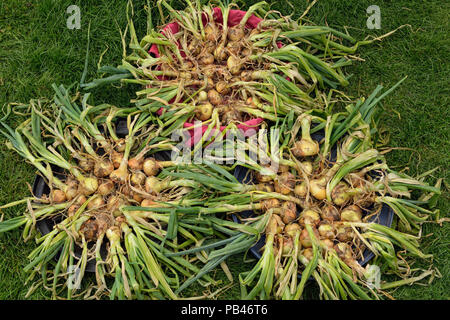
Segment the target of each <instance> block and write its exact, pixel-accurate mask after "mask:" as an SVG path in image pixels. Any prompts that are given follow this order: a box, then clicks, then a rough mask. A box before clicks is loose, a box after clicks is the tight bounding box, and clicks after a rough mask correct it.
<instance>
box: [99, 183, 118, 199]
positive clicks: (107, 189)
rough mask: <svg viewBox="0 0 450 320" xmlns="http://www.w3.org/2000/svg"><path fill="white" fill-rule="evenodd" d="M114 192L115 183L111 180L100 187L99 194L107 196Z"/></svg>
mask: <svg viewBox="0 0 450 320" xmlns="http://www.w3.org/2000/svg"><path fill="white" fill-rule="evenodd" d="M113 191H114V183H113V182H112V181H111V180H107V181H105V182H103V183H102V184H100V186H99V187H98V193H99V194H101V195H102V196H106V195H108V194H110V193H111V192H113Z"/></svg>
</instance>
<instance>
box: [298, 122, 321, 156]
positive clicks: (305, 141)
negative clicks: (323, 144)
mask: <svg viewBox="0 0 450 320" xmlns="http://www.w3.org/2000/svg"><path fill="white" fill-rule="evenodd" d="M301 127H302V138H301V140H300V141H296V142H295V143H294V147H293V148H292V153H293V154H294V156H296V157H310V156H314V155H316V154H318V153H319V144H318V143H317V141H314V140H313V139H312V138H311V136H310V134H309V131H310V127H311V117H310V116H304V117H303V118H302V119H301Z"/></svg>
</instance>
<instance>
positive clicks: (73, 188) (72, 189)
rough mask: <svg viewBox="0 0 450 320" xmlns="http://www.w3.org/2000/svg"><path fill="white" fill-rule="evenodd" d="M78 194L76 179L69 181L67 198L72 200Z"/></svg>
mask: <svg viewBox="0 0 450 320" xmlns="http://www.w3.org/2000/svg"><path fill="white" fill-rule="evenodd" d="M77 195H78V183H77V182H76V181H75V180H70V182H67V190H66V198H67V200H69V201H70V200H72V199H74V198H75V197H76V196H77Z"/></svg>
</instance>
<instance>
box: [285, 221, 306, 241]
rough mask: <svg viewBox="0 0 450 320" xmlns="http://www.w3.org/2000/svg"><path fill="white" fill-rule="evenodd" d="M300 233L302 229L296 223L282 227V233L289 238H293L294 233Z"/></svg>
mask: <svg viewBox="0 0 450 320" xmlns="http://www.w3.org/2000/svg"><path fill="white" fill-rule="evenodd" d="M297 232H298V233H301V232H302V228H301V227H300V225H299V224H298V223H291V224H288V225H287V226H285V227H284V233H285V234H287V235H288V236H290V237H292V238H293V237H294V236H295V234H296V233H297Z"/></svg>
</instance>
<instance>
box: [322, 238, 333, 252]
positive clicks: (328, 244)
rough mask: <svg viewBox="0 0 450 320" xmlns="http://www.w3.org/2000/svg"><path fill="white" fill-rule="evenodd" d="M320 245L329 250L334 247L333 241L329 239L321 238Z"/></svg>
mask: <svg viewBox="0 0 450 320" xmlns="http://www.w3.org/2000/svg"><path fill="white" fill-rule="evenodd" d="M319 242H320V246H321V247H322V248H324V249H325V250H331V249H334V242H333V241H332V240H330V239H321V240H320V241H319Z"/></svg>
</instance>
